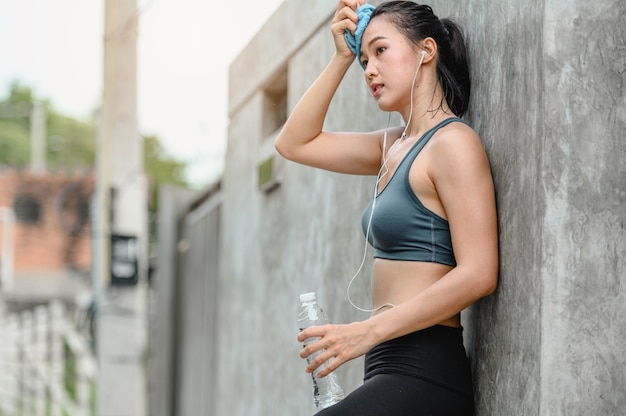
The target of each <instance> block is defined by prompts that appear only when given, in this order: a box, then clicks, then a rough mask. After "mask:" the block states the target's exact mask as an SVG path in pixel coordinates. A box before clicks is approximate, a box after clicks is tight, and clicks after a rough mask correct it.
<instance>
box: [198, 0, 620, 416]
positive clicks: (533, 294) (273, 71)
mask: <svg viewBox="0 0 626 416" xmlns="http://www.w3.org/2000/svg"><path fill="white" fill-rule="evenodd" d="M374 3H375V4H376V3H378V2H374ZM431 4H432V6H433V8H434V10H435V12H436V13H437V14H438V15H439V16H440V17H446V16H451V17H454V18H456V19H457V20H458V22H459V23H461V24H462V25H463V26H464V27H465V30H466V32H467V36H468V40H469V47H470V55H471V61H472V77H473V88H474V89H473V94H472V103H471V110H470V113H469V114H468V117H467V119H468V120H469V122H470V123H471V124H472V125H473V126H474V128H475V129H476V130H477V131H478V133H479V134H480V135H481V137H482V138H483V141H484V143H485V147H486V148H487V151H488V154H489V157H490V160H491V163H492V169H493V174H494V180H495V183H496V190H497V202H498V214H499V227H500V242H501V246H500V247H501V248H500V253H501V267H500V285H499V288H498V290H497V292H496V293H495V294H493V295H492V296H490V297H489V298H486V299H484V300H481V301H480V302H478V303H477V304H476V305H474V306H473V307H472V308H470V309H469V310H468V311H466V312H465V313H464V316H463V323H464V326H465V328H466V333H465V335H466V344H467V348H468V353H469V355H470V357H471V360H472V364H473V368H474V375H475V378H476V394H477V414H478V415H481V416H484V415H497V416H501V415H618V414H623V410H624V408H626V394H625V389H624V385H626V380H625V377H626V372H625V371H624V368H626V359H625V358H624V355H623V354H622V353H623V343H624V340H626V333H625V332H626V299H625V297H626V295H625V294H624V290H623V289H624V286H625V285H626V262H625V260H624V253H625V252H626V241H625V238H624V222H625V219H626V218H625V217H626V168H625V164H624V160H625V159H626V158H625V157H626V154H625V144H624V139H623V131H625V128H626V102H625V100H626V99H625V96H624V81H625V67H626V58H625V56H626V24H624V23H626V18H625V13H626V12H625V8H626V4H625V3H624V2H623V1H622V0H600V1H598V2H594V3H587V2H584V3H583V2H582V1H579V0H543V1H540V0H530V1H527V2H519V1H512V0H502V1H498V2H495V1H491V2H488V1H485V0H475V1H470V2H462V3H459V2H454V3H452V2H445V1H443V0H437V1H433V2H432V3H431ZM335 7H336V2H335V1H334V0H318V1H315V2H303V1H301V0H286V1H285V3H284V4H283V5H282V6H281V7H280V8H279V9H278V10H277V11H276V13H275V14H274V15H273V16H272V17H271V19H270V20H269V21H268V22H267V24H266V25H265V26H264V27H263V28H262V30H261V31H260V32H259V34H258V35H257V36H256V37H255V38H254V39H253V40H252V41H251V42H250V44H249V45H248V47H247V48H245V49H244V50H243V52H242V53H241V55H240V56H239V57H238V58H237V59H236V60H235V61H234V62H233V63H232V65H231V68H230V100H229V114H230V117H231V124H230V130H229V141H228V150H227V155H226V163H225V172H224V176H223V180H222V195H223V206H222V209H221V223H220V226H221V233H222V237H221V244H220V247H219V250H220V255H219V263H220V265H219V267H220V268H219V270H220V272H219V276H220V277H219V282H218V284H217V286H216V290H217V296H216V299H217V321H216V331H217V336H216V337H215V340H214V341H215V343H216V344H215V351H216V354H217V355H216V361H215V362H216V368H215V372H214V374H212V376H213V377H214V379H215V383H214V386H215V388H216V391H215V396H214V397H215V402H214V403H213V409H214V410H213V411H214V413H212V414H215V415H268V414H272V415H308V414H312V410H313V409H312V404H311V386H310V379H309V378H308V376H307V375H306V374H305V373H304V371H303V369H304V363H303V362H302V361H301V360H300V359H299V358H298V355H297V354H298V351H299V349H300V346H299V345H298V344H297V342H296V339H295V336H296V333H297V328H296V323H295V317H296V310H297V306H298V294H299V293H302V292H305V291H310V290H315V291H317V292H318V294H319V296H320V298H321V302H322V304H323V305H324V306H325V309H326V310H327V312H328V314H329V315H330V318H331V320H332V321H334V322H349V321H352V320H357V319H365V318H366V317H367V316H366V314H364V313H361V312H358V311H356V310H355V309H353V308H351V307H350V306H349V304H348V302H347V301H346V294H345V291H346V286H347V284H348V282H349V280H350V279H351V278H352V277H353V275H354V274H355V272H357V270H358V267H359V264H360V262H361V259H362V256H363V250H364V241H363V240H364V239H363V236H362V233H361V230H360V221H359V219H360V214H361V211H362V209H363V207H364V206H365V204H366V201H367V200H368V199H369V197H370V195H371V193H372V192H373V184H374V180H373V178H363V177H356V176H354V177H352V176H351V177H347V176H341V175H337V174H333V173H328V172H323V171H318V170H315V169H311V168H308V167H304V166H300V165H296V164H293V163H290V162H286V161H283V163H280V162H281V159H280V158H276V159H274V162H275V163H277V164H278V166H277V169H278V171H279V173H280V174H279V175H278V181H279V185H278V186H276V187H274V188H273V189H272V190H269V191H264V190H261V189H259V187H258V183H257V181H258V177H259V175H258V167H259V165H260V164H261V163H262V162H263V161H264V160H266V159H267V158H268V157H272V156H275V151H274V149H273V140H274V137H275V134H272V133H269V134H267V128H266V127H267V126H266V123H267V120H268V116H267V112H268V111H270V112H271V107H270V108H269V110H268V96H267V94H266V93H265V92H267V91H273V90H274V89H275V88H277V87H276V84H280V82H282V80H284V79H285V78H286V80H287V81H286V85H287V96H288V97H287V105H288V108H292V107H293V105H294V104H295V103H296V101H297V99H298V98H299V97H300V96H301V95H302V93H303V92H304V91H305V89H306V88H307V87H308V86H309V85H310V83H311V82H312V81H313V80H314V79H315V77H316V76H317V75H318V74H319V72H320V71H321V70H322V68H323V67H324V66H325V64H326V63H327V61H328V59H329V57H330V56H331V54H332V53H333V44H332V39H331V36H330V20H331V17H332V14H333V13H334V10H335ZM362 76H363V75H362V71H361V70H360V68H359V67H358V65H356V64H354V65H353V67H352V68H351V69H350V71H349V73H348V75H347V76H346V79H345V81H344V83H343V84H342V86H341V87H340V89H339V91H338V93H337V95H336V99H335V100H334V102H333V104H332V106H331V111H330V114H331V116H330V117H329V118H328V120H327V126H326V127H327V128H330V129H363V130H365V129H377V128H382V127H384V126H385V123H386V121H387V116H386V115H385V114H382V113H380V111H379V110H378V109H377V108H376V106H375V103H374V102H373V100H372V99H371V98H370V94H369V93H368V90H367V87H366V85H365V83H364V82H363V79H362ZM264 91H265V92H264ZM396 123H398V118H397V117H394V118H393V120H392V124H396ZM369 272H370V254H368V259H367V261H366V262H365V265H364V267H363V270H362V271H361V273H360V274H359V276H358V278H357V280H356V283H355V284H354V286H353V290H352V292H351V294H352V297H353V299H355V300H356V301H357V302H358V303H360V304H361V305H363V306H367V305H368V302H369V298H368V288H369V279H368V276H369ZM339 375H340V377H341V380H342V382H343V384H344V387H345V388H346V390H348V391H349V390H351V389H353V388H354V387H356V386H358V385H359V384H360V382H361V376H362V359H357V360H354V361H353V362H351V363H348V364H346V365H344V366H343V367H342V368H341V369H340V371H339ZM189 414H200V413H189Z"/></svg>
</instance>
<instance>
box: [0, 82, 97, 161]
mask: <svg viewBox="0 0 626 416" xmlns="http://www.w3.org/2000/svg"><path fill="white" fill-rule="evenodd" d="M35 100H36V97H34V96H33V93H32V89H31V88H29V87H27V86H24V85H22V84H20V83H19V82H14V83H13V84H12V85H11V87H10V90H9V95H8V97H6V98H5V99H4V100H0V164H2V165H7V166H10V167H13V168H25V167H27V166H28V164H29V161H30V146H31V143H30V131H31V130H30V129H31V118H30V115H31V111H32V108H33V105H34V103H35ZM39 101H40V102H41V105H42V107H43V110H44V114H45V126H46V138H47V140H46V162H47V165H48V167H49V168H51V169H92V168H93V166H94V160H95V148H96V143H95V141H96V122H95V119H90V120H78V119H75V118H72V117H68V116H65V115H63V114H60V113H59V112H57V111H56V110H55V109H54V108H53V107H52V105H51V104H50V103H49V102H48V101H42V100H39Z"/></svg>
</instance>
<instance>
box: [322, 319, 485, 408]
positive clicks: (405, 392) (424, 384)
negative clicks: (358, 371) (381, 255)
mask: <svg viewBox="0 0 626 416" xmlns="http://www.w3.org/2000/svg"><path fill="white" fill-rule="evenodd" d="M462 331H463V330H462V329H461V328H451V327H447V326H442V325H436V326H434V327H431V328H428V329H425V330H422V331H418V332H414V333H412V334H408V335H405V336H403V337H399V338H396V339H393V340H390V341H387V342H384V343H382V344H380V345H378V346H376V347H374V348H373V349H372V350H371V351H370V352H368V353H367V354H366V355H365V377H364V383H363V385H362V386H360V387H359V388H357V389H356V390H354V391H353V392H352V393H350V394H349V395H347V396H346V398H345V399H343V400H342V401H341V402H339V403H337V404H336V405H334V406H331V407H329V408H327V409H324V410H322V411H320V412H318V413H317V415H316V416H409V415H410V416H426V415H428V416H439V415H441V416H472V415H473V414H474V398H473V389H472V379H471V373H470V368H469V363H468V360H467V356H466V354H465V348H464V347H463V337H462Z"/></svg>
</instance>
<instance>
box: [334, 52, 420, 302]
mask: <svg viewBox="0 0 626 416" xmlns="http://www.w3.org/2000/svg"><path fill="white" fill-rule="evenodd" d="M424 56H425V54H424V53H422V57H421V59H420V61H419V63H418V64H417V69H416V70H415V75H413V82H412V83H411V107H410V110H409V117H408V120H407V123H406V125H405V126H404V131H403V132H402V135H401V136H400V140H401V141H402V140H404V139H406V132H407V130H408V128H409V125H410V124H411V118H412V116H413V98H414V97H413V91H414V90H415V81H416V80H417V74H418V73H419V70H420V68H421V67H422V62H424ZM390 120H391V113H387V125H386V126H385V132H384V134H383V149H382V164H381V166H380V169H379V170H378V175H377V176H376V183H375V184H374V195H373V197H372V209H371V210H370V215H369V218H368V220H367V228H366V231H365V248H364V249H363V258H362V259H361V264H360V265H359V268H358V269H357V271H356V273H354V275H353V276H352V278H351V279H350V282H349V283H348V287H347V288H346V297H347V298H348V302H350V305H352V306H353V307H354V308H355V309H357V310H359V311H361V312H370V313H371V312H377V311H379V310H380V309H382V308H384V307H387V306H388V307H391V308H393V307H395V306H396V305H394V304H393V303H384V304H382V305H380V306H378V307H377V308H374V309H365V308H361V307H360V306H357V305H356V304H355V303H354V302H353V301H352V298H350V287H352V283H353V282H354V280H355V279H356V278H357V276H358V275H359V273H360V272H361V270H362V269H363V265H364V264H365V259H366V257H367V244H368V242H369V235H370V230H371V227H372V218H373V217H374V209H375V208H376V199H377V198H376V197H377V196H378V185H379V184H380V181H381V179H382V178H383V177H385V175H387V174H388V173H389V168H388V167H387V161H388V160H389V158H390V157H391V155H392V154H393V151H395V148H394V146H395V144H396V143H397V139H396V141H394V144H393V145H391V148H390V150H391V151H390V152H389V154H388V155H386V156H385V153H386V151H387V129H389V121H390ZM383 169H384V172H383Z"/></svg>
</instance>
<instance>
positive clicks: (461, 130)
mask: <svg viewBox="0 0 626 416" xmlns="http://www.w3.org/2000/svg"><path fill="white" fill-rule="evenodd" d="M429 144H430V146H429V153H430V157H431V158H432V160H433V161H434V162H436V163H435V164H434V166H438V167H440V168H443V169H455V170H457V169H461V170H463V169H464V168H466V167H469V168H471V167H472V166H476V165H477V164H478V165H483V164H484V163H485V162H486V160H487V159H486V152H485V148H484V146H483V142H482V140H481V138H480V137H479V135H478V133H476V131H475V130H474V129H473V128H472V127H471V126H470V125H468V124H467V123H465V122H461V121H460V122H454V123H449V124H448V125H446V126H444V127H442V128H441V129H439V130H438V131H437V132H436V133H435V135H434V137H433V138H432V139H431V143H429Z"/></svg>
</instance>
